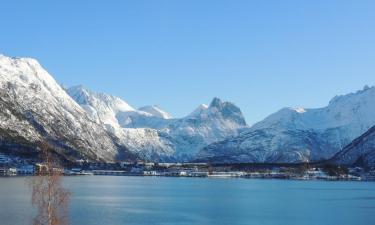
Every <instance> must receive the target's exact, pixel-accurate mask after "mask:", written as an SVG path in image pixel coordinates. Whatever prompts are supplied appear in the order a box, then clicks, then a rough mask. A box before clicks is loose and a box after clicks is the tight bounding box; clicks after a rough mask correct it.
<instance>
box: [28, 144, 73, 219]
mask: <svg viewBox="0 0 375 225" xmlns="http://www.w3.org/2000/svg"><path fill="white" fill-rule="evenodd" d="M41 159H42V163H41V164H39V166H38V168H37V176H35V177H34V178H33V179H32V182H31V185H32V205H33V206H34V207H36V208H37V215H36V216H35V218H34V221H33V224H34V225H67V224H68V221H69V220H68V219H69V216H68V206H69V200H70V192H69V191H68V190H66V189H64V188H63V186H62V169H61V167H59V166H58V163H56V161H54V160H53V157H52V154H51V147H50V146H49V145H48V144H47V143H42V145H41Z"/></svg>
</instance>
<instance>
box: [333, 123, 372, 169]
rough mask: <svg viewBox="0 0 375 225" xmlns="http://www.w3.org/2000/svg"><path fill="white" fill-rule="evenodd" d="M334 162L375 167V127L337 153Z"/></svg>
mask: <svg viewBox="0 0 375 225" xmlns="http://www.w3.org/2000/svg"><path fill="white" fill-rule="evenodd" d="M332 161H333V162H335V163H337V164H341V165H349V166H351V165H354V164H357V165H360V166H364V165H365V166H371V167H373V166H375V126H373V127H372V128H370V129H369V130H368V131H367V132H366V133H364V134H363V135H361V136H360V137H358V138H356V139H355V140H354V141H353V142H352V143H350V144H349V145H348V146H346V147H345V148H344V149H343V150H342V151H340V152H339V153H337V154H336V155H335V156H334V157H333V159H332Z"/></svg>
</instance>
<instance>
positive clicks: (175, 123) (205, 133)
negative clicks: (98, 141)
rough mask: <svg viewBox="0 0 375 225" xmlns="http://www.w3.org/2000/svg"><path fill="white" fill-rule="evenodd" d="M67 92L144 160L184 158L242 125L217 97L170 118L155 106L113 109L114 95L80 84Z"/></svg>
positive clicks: (235, 110) (236, 111) (230, 107)
mask: <svg viewBox="0 0 375 225" xmlns="http://www.w3.org/2000/svg"><path fill="white" fill-rule="evenodd" d="M68 93H69V94H70V95H71V96H72V97H73V98H74V99H76V101H77V103H79V104H80V105H81V106H82V108H84V109H86V110H87V111H88V113H89V114H90V115H94V116H93V118H96V120H97V121H102V122H103V123H104V124H105V127H106V129H107V130H108V131H110V132H111V133H113V134H114V135H115V136H116V137H117V138H118V139H119V140H120V143H121V144H123V145H125V146H126V147H127V148H128V149H129V150H131V151H132V152H134V153H136V154H138V155H140V156H141V157H142V158H144V159H146V160H152V161H186V160H189V159H191V158H192V157H193V156H194V155H195V154H196V153H197V152H198V151H199V149H201V148H203V147H204V146H206V145H208V144H210V143H212V142H215V141H220V140H223V139H225V138H228V137H231V136H235V135H237V134H238V133H239V130H240V129H242V128H245V127H246V122H245V119H244V118H243V116H242V113H241V111H240V109H239V108H238V107H236V106H235V105H234V104H232V103H229V102H222V101H221V100H220V99H218V98H215V99H214V100H213V101H212V103H211V105H210V106H209V107H208V106H206V107H199V108H198V109H197V110H195V111H194V112H193V113H191V114H190V115H188V116H187V117H184V118H181V119H172V118H171V116H170V115H169V114H168V113H166V112H165V111H163V110H161V109H160V108H158V107H156V106H147V107H142V108H140V109H139V110H134V109H133V108H132V107H128V109H126V110H116V109H113V108H112V107H111V106H113V105H116V104H113V103H111V101H112V100H114V99H118V98H116V97H110V96H107V95H106V94H96V93H93V92H91V91H88V90H87V89H84V88H82V87H80V86H78V88H77V87H73V88H70V89H68ZM87 93H88V94H89V95H90V96H87V95H86V94H87ZM82 96H85V97H84V98H83V97H82ZM98 96H101V97H100V98H99V97H98ZM103 96H107V97H103ZM82 99H84V100H82ZM108 99H110V101H109V102H108V101H107V100H108ZM121 102H124V101H122V100H121ZM106 121H108V122H106Z"/></svg>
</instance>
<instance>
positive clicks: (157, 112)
mask: <svg viewBox="0 0 375 225" xmlns="http://www.w3.org/2000/svg"><path fill="white" fill-rule="evenodd" d="M138 110H139V111H143V112H146V113H150V114H151V115H153V116H156V117H159V118H162V119H172V116H171V115H170V114H169V113H167V112H165V111H163V110H162V109H160V108H159V107H158V106H156V105H153V106H144V107H141V108H139V109H138Z"/></svg>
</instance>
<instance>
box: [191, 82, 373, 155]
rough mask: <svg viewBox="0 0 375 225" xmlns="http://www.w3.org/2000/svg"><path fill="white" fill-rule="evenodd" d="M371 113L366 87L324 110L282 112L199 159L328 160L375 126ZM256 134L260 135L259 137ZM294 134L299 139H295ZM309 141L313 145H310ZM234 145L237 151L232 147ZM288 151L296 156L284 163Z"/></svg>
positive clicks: (369, 91)
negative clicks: (226, 157)
mask: <svg viewBox="0 0 375 225" xmlns="http://www.w3.org/2000/svg"><path fill="white" fill-rule="evenodd" d="M374 112H375V87H371V88H370V87H367V86H366V87H365V88H364V89H363V90H360V91H358V92H356V93H351V94H347V95H343V96H337V97H335V98H333V99H332V100H331V101H330V103H329V105H328V106H327V107H324V108H318V109H302V108H297V109H294V108H284V109H281V110H280V111H278V112H276V113H274V114H272V115H270V116H269V117H267V118H266V119H264V120H263V121H261V122H259V123H257V124H255V125H254V126H252V127H251V128H250V129H248V130H247V131H246V132H244V133H242V134H240V135H239V137H236V138H234V139H228V140H225V141H223V142H221V143H215V144H213V145H211V146H208V147H207V148H205V149H204V150H202V151H201V152H200V153H199V155H198V158H199V159H200V160H204V159H206V160H212V159H219V158H223V157H224V156H230V157H231V159H233V161H248V160H250V159H254V158H255V159H256V160H255V161H257V162H268V161H272V162H274V161H282V162H286V161H290V162H296V161H316V160H322V159H328V158H330V157H332V156H333V155H334V154H336V153H337V152H338V151H339V150H341V149H342V148H343V147H345V146H346V145H347V144H349V143H350V142H351V141H352V140H354V139H355V138H356V137H358V136H359V135H361V134H362V133H364V132H365V131H366V130H368V129H369V128H370V127H371V126H373V125H374V124H375V114H374ZM259 133H261V134H263V135H261V136H260V137H259V136H258V134H259ZM296 133H298V138H296V137H294V135H295V134H296ZM285 134H288V135H286V136H285ZM291 134H292V135H291ZM311 135H312V136H311ZM281 137H282V138H281ZM312 137H313V140H314V141H313V143H314V144H311V143H310V142H311V138H312ZM275 140H278V141H275ZM234 142H235V143H236V145H237V146H238V147H237V148H236V147H233V143H234ZM291 151H293V152H296V153H298V154H295V156H294V157H287V158H289V159H287V160H286V157H284V156H283V155H285V154H286V153H288V152H291ZM254 154H255V155H256V157H253V156H254ZM288 154H289V153H288ZM270 155H271V156H272V157H268V156H270ZM278 158H281V159H280V160H279V159H278ZM250 161H254V160H250Z"/></svg>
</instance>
